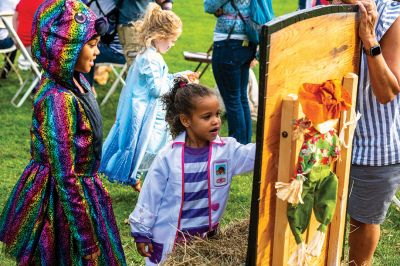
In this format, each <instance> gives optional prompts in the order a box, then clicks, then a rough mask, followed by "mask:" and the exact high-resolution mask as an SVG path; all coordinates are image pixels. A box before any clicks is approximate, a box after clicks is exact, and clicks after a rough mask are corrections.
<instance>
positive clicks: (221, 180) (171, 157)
mask: <svg viewBox="0 0 400 266" xmlns="http://www.w3.org/2000/svg"><path fill="white" fill-rule="evenodd" d="M185 136H186V134H185V133H182V134H180V135H179V136H178V137H177V138H176V139H175V140H174V141H172V142H171V143H169V144H167V145H166V147H164V148H163V149H162V150H161V151H160V152H159V154H158V155H157V157H156V159H155V160H154V162H153V164H152V166H151V168H150V170H149V172H148V174H147V176H146V179H145V181H144V183H143V188H142V191H141V192H140V194H139V199H138V202H137V204H136V207H135V209H134V211H133V212H132V213H131V214H130V215H129V222H130V225H131V231H132V235H133V236H136V235H138V234H139V235H141V236H146V237H148V238H149V239H151V240H152V241H153V242H156V243H159V244H162V245H163V249H162V259H165V256H166V254H168V253H170V252H171V250H172V248H173V246H174V242H175V237H176V234H177V230H178V229H180V218H181V212H182V207H183V197H182V194H183V191H184V173H185V172H184V167H183V164H184V159H183V158H184V147H185ZM255 148H256V147H255V144H254V143H250V144H247V145H243V144H240V143H239V142H237V141H236V140H235V139H234V138H231V137H226V138H221V137H219V136H217V138H216V139H215V140H214V141H212V142H211V144H210V150H209V155H208V156H209V157H208V158H209V159H208V189H209V192H208V202H209V206H208V207H209V221H210V223H209V224H210V230H211V229H214V228H215V227H216V226H217V225H218V223H219V221H220V219H221V216H222V214H223V212H224V210H225V207H226V203H227V200H228V196H229V189H230V185H231V181H232V176H234V175H237V174H242V173H245V172H249V171H252V170H253V169H254V158H255ZM221 167H222V168H226V169H225V172H222V171H221ZM146 265H153V263H152V262H150V260H149V259H146Z"/></svg>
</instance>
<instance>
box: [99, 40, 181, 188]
mask: <svg viewBox="0 0 400 266" xmlns="http://www.w3.org/2000/svg"><path fill="white" fill-rule="evenodd" d="M176 75H178V74H175V75H173V74H168V67H167V65H166V64H165V61H164V59H163V58H162V56H161V54H159V53H158V52H157V51H156V49H155V48H154V47H149V48H147V49H146V50H145V52H144V53H142V54H140V55H138V56H137V57H136V59H135V62H134V64H133V65H132V66H131V68H130V69H129V73H128V77H127V79H126V86H125V87H124V88H123V90H122V92H121V95H120V98H119V102H118V108H117V116H116V120H115V122H114V125H113V126H112V128H111V130H110V132H109V133H108V136H107V138H106V140H105V142H104V144H103V154H102V160H101V164H100V172H102V173H104V174H105V175H106V176H107V177H108V179H109V180H110V181H111V182H114V181H117V182H119V183H123V184H127V185H135V184H136V182H137V179H138V178H137V176H138V173H140V172H146V171H147V170H148V168H149V167H150V165H151V163H152V161H153V159H154V157H155V156H156V154H157V152H158V151H159V150H160V149H161V148H162V147H163V146H164V145H165V144H166V143H167V142H168V141H169V140H170V135H169V132H168V129H167V123H166V122H165V111H164V110H163V107H162V103H161V99H160V97H161V96H162V95H163V94H165V93H166V92H168V91H169V90H170V88H171V87H172V84H173V79H174V77H175V76H176Z"/></svg>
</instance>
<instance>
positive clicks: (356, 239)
mask: <svg viewBox="0 0 400 266" xmlns="http://www.w3.org/2000/svg"><path fill="white" fill-rule="evenodd" d="M399 186H400V164H394V165H387V166H360V165H352V167H351V173H350V188H349V190H350V192H349V201H348V208H347V212H348V213H349V214H350V217H351V219H350V233H349V245H350V250H349V262H350V265H367V266H368V265H372V259H373V255H374V252H375V249H376V247H377V245H378V242H379V237H380V224H381V223H383V222H384V220H385V217H386V213H387V210H388V208H389V206H390V203H391V201H392V198H393V196H394V195H395V193H396V191H397V189H398V188H399Z"/></svg>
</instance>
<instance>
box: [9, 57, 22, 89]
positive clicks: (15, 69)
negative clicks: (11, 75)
mask: <svg viewBox="0 0 400 266" xmlns="http://www.w3.org/2000/svg"><path fill="white" fill-rule="evenodd" d="M5 58H6V61H7V63H8V64H9V65H10V67H11V69H12V70H13V71H14V72H15V74H16V75H17V77H18V80H19V85H22V84H23V83H24V81H23V80H22V77H21V75H20V74H19V71H18V69H17V68H16V67H15V66H14V64H13V63H12V62H11V60H10V58H9V57H8V56H5Z"/></svg>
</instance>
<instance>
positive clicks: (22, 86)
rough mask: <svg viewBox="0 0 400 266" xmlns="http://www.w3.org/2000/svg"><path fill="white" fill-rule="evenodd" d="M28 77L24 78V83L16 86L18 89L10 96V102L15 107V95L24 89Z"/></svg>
mask: <svg viewBox="0 0 400 266" xmlns="http://www.w3.org/2000/svg"><path fill="white" fill-rule="evenodd" d="M29 79H30V77H28V78H27V79H25V81H24V83H22V84H21V86H20V87H19V88H18V90H17V91H16V92H15V94H14V96H13V97H12V99H11V104H12V105H14V106H15V107H17V105H16V104H15V101H16V99H17V97H18V96H19V94H20V93H21V92H22V90H23V89H24V87H25V85H26V84H27V83H28V81H29Z"/></svg>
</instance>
